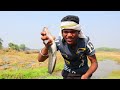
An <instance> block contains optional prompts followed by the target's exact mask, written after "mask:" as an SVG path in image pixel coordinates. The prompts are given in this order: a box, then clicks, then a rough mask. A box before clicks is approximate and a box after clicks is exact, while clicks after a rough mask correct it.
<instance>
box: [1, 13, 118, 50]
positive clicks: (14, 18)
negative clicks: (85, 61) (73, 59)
mask: <svg viewBox="0 0 120 90" xmlns="http://www.w3.org/2000/svg"><path fill="white" fill-rule="evenodd" d="M66 15H77V16H79V18H80V24H81V26H82V30H83V32H84V33H85V35H87V36H89V37H90V39H91V41H92V42H93V44H94V46H95V47H96V48H98V47H114V48H120V40H119V39H120V11H0V38H1V39H2V40H3V46H4V47H7V46H8V43H10V42H12V43H15V44H18V45H20V44H25V45H26V46H27V47H29V48H31V49H40V48H41V47H43V44H42V40H41V36H40V32H41V30H42V29H43V27H44V26H47V27H48V28H49V30H50V31H51V33H52V34H53V35H54V36H56V37H57V36H58V33H59V30H60V29H59V28H60V20H61V19H62V18H63V17H64V16H66Z"/></svg>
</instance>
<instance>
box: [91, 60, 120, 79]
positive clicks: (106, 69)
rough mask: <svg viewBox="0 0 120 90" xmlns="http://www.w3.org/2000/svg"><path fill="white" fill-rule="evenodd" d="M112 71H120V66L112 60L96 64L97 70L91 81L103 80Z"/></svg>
mask: <svg viewBox="0 0 120 90" xmlns="http://www.w3.org/2000/svg"><path fill="white" fill-rule="evenodd" d="M113 70H120V64H118V63H117V62H115V61H113V60H104V61H100V62H98V69H97V70H96V72H94V74H93V76H92V78H91V79H100V78H105V77H107V76H108V74H110V73H111V72H112V71H113Z"/></svg>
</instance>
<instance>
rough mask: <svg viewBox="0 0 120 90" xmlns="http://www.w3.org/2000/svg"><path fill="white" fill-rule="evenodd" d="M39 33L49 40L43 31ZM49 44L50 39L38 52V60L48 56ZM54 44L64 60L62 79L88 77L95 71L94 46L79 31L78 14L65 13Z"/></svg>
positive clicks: (42, 37) (41, 60) (43, 38)
mask: <svg viewBox="0 0 120 90" xmlns="http://www.w3.org/2000/svg"><path fill="white" fill-rule="evenodd" d="M41 35H42V36H41V39H42V40H43V41H44V40H49V38H48V37H47V36H46V33H45V32H44V31H43V32H41ZM44 44H45V43H44ZM49 45H52V42H51V41H50V40H49V41H48V43H47V44H45V47H44V48H43V49H42V50H41V52H40V53H39V55H38V61H39V62H43V61H44V60H46V59H47V58H48V47H49ZM56 46H57V50H59V51H60V53H61V55H62V56H63V58H64V61H65V65H64V69H63V70H62V76H63V79H89V78H90V77H91V76H92V74H93V73H94V72H95V71H96V69H97V67H98V63H97V59H96V55H95V48H94V46H93V44H92V43H91V41H90V39H89V37H88V36H85V35H84V34H83V32H82V31H81V26H80V24H79V17H78V16H74V15H67V16H65V17H64V18H63V19H62V20H61V30H60V35H59V37H58V39H56ZM88 60H90V62H91V64H90V66H88Z"/></svg>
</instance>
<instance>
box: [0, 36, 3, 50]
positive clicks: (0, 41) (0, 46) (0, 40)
mask: <svg viewBox="0 0 120 90" xmlns="http://www.w3.org/2000/svg"><path fill="white" fill-rule="evenodd" d="M2 42H3V40H2V39H1V38H0V49H2Z"/></svg>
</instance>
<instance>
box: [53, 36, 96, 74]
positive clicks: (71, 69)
mask: <svg viewBox="0 0 120 90" xmlns="http://www.w3.org/2000/svg"><path fill="white" fill-rule="evenodd" d="M55 42H56V45H57V50H59V51H60V53H61V55H62V56H63V58H64V62H65V65H64V69H63V73H62V75H63V76H66V73H67V74H68V73H72V74H70V75H82V74H84V73H85V72H86V71H87V70H88V69H89V66H88V60H87V55H89V56H90V55H94V54H95V49H94V46H93V44H92V43H91V41H90V39H89V37H87V38H78V39H77V45H76V47H75V48H74V49H72V48H71V46H70V45H68V44H67V43H66V42H65V40H64V39H61V37H58V39H56V41H55Z"/></svg>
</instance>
